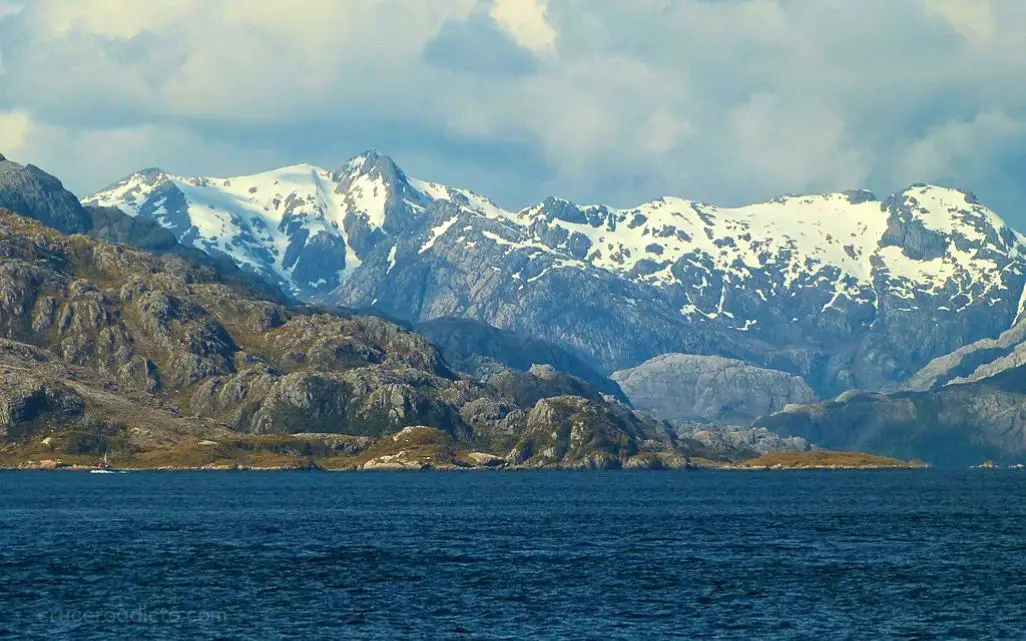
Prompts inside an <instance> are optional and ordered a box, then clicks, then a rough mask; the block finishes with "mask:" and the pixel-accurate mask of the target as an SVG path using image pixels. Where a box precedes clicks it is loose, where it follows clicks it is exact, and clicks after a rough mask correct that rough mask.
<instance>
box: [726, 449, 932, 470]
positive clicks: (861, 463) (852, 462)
mask: <svg viewBox="0 0 1026 641" xmlns="http://www.w3.org/2000/svg"><path fill="white" fill-rule="evenodd" d="M738 466H739V467H783V468H795V469H801V468H825V467H845V468H882V467H884V468H919V467H925V465H924V464H923V463H922V462H921V461H902V460H900V459H896V458H891V457H889V456H877V455H875V454H867V453H865V452H834V451H830V450H813V451H811V452H772V453H770V454H763V455H762V456H759V457H757V458H753V459H748V460H747V461H744V462H742V463H739V464H738Z"/></svg>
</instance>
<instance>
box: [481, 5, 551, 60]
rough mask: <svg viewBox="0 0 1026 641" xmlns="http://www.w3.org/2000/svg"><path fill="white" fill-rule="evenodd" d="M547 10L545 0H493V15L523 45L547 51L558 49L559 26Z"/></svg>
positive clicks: (541, 52) (493, 18)
mask: <svg viewBox="0 0 1026 641" xmlns="http://www.w3.org/2000/svg"><path fill="white" fill-rule="evenodd" d="M547 13H548V7H547V6H546V3H545V0H494V4H493V5H492V10H491V12H490V15H491V17H492V20H494V21H495V24H497V25H498V26H499V27H501V28H503V29H505V30H506V31H507V32H509V33H510V35H512V36H513V38H514V39H515V40H516V41H517V44H519V45H520V46H521V47H523V48H525V49H528V50H530V51H533V52H534V53H537V54H547V53H552V52H553V51H554V50H555V49H556V30H555V29H554V28H553V27H552V25H551V24H550V23H549V19H548V16H547V15H546V14H547Z"/></svg>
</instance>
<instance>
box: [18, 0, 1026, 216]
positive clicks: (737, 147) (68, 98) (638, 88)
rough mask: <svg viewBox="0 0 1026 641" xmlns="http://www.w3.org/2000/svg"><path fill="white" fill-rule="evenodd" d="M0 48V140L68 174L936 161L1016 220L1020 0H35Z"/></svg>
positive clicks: (581, 174)
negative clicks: (373, 151)
mask: <svg viewBox="0 0 1026 641" xmlns="http://www.w3.org/2000/svg"><path fill="white" fill-rule="evenodd" d="M2 2H3V0H0V3H2ZM0 55H2V56H3V58H2V67H0V69H2V70H3V72H4V73H3V75H2V76H0V114H4V115H3V116H0V151H2V152H3V153H5V154H7V155H8V156H10V157H12V158H15V159H19V160H26V161H31V162H35V163H36V164H39V165H40V166H43V167H44V168H47V169H49V170H51V171H53V172H54V173H56V174H58V175H60V176H61V177H62V178H64V179H65V182H66V183H67V184H69V185H70V186H72V187H73V188H74V189H75V190H76V191H78V192H80V193H87V192H89V191H92V190H95V189H97V188H99V187H101V186H103V185H105V184H107V183H110V182H112V181H114V180H116V179H117V178H119V177H120V176H121V175H122V174H124V173H127V172H129V171H131V170H134V169H137V168H140V167H144V166H152V165H164V166H166V168H167V169H170V170H173V171H176V172H179V173H184V174H201V173H209V174H215V175H216V174H221V175H233V174H238V173H241V172H247V171H256V170H259V169H263V168H267V167H269V166H273V165H277V164H286V163H293V162H300V161H307V162H314V163H317V164H321V165H334V164H336V163H338V162H340V161H341V160H343V159H344V158H346V157H348V156H350V155H352V154H354V153H357V152H359V151H361V150H363V149H365V148H369V147H373V148H377V149H379V150H381V151H383V152H385V153H390V154H392V155H393V156H395V157H396V159H397V161H398V162H399V163H400V164H401V165H403V166H404V168H405V169H407V171H408V172H409V173H410V174H411V175H414V176H420V177H424V178H429V179H432V180H438V181H444V182H447V183H450V184H455V185H460V186H466V187H470V188H472V189H475V190H477V191H480V192H483V193H486V194H488V195H490V196H493V197H495V198H496V199H498V200H499V201H500V202H501V203H502V204H504V205H506V206H509V207H520V206H524V205H527V204H530V203H532V202H534V201H537V200H540V199H541V198H544V197H545V196H547V195H550V194H556V195H561V196H565V197H569V198H572V199H574V200H579V201H585V202H608V203H610V204H614V205H622V206H627V205H633V204H637V203H639V202H642V201H643V200H646V199H650V198H655V197H659V196H663V195H681V196H685V197H690V198H696V199H701V200H706V201H710V202H717V203H722V204H739V203H742V202H746V201H751V200H756V199H762V198H768V197H772V196H774V195H778V194H780V193H784V192H798V191H827V190H835V189H848V188H855V187H869V188H871V189H873V190H874V191H876V192H878V193H881V194H882V193H886V192H889V191H891V190H895V189H900V188H902V187H904V186H905V185H907V184H908V183H911V182H918V181H923V180H936V181H943V182H946V183H950V184H954V185H957V186H961V187H965V188H968V189H972V190H973V191H975V192H977V194H978V195H979V196H980V197H981V199H983V200H984V202H987V203H990V204H992V205H994V206H995V207H996V208H997V209H998V210H999V211H1001V212H1002V213H1005V214H1006V215H1008V216H1010V217H1012V218H1015V217H1016V216H1018V217H1019V218H1018V220H1019V222H1020V224H1021V225H1022V226H1026V208H1022V207H1021V206H1020V204H1021V202H1022V199H1023V198H1026V191H1024V190H1026V186H1024V185H1023V183H1022V181H1021V180H1020V179H1019V178H1018V176H1020V175H1021V172H1022V170H1023V168H1024V166H1026V165H1024V163H1026V159H1024V158H1023V157H1022V156H1023V154H1022V153H1020V152H1017V148H1019V147H1022V145H1021V143H1022V142H1024V141H1026V137H1024V135H1023V133H1022V132H1023V127H1024V125H1026V114H1024V113H1023V112H1022V109H1021V105H1022V104H1026V85H1024V84H1023V83H1017V82H1010V81H1009V79H1010V78H1019V77H1022V75H1023V73H1024V72H1026V3H1022V2H1020V1H1019V0H979V1H977V0H973V1H969V0H903V1H901V2H894V1H893V0H862V1H860V2H858V3H853V2H850V0H817V1H816V2H806V1H804V0H716V1H710V0H674V1H672V2H671V1H669V0H634V1H632V2H623V1H622V0H561V1H560V2H551V3H546V2H543V1H541V0H519V1H513V0H498V1H493V0H419V1H418V2H404V1H402V0H382V1H381V2H364V1H362V0H292V1H290V2H284V1H270V0H202V1H201V0H174V1H172V0H153V2H147V3H139V2H132V1H130V0H33V1H32V2H29V3H26V4H24V8H23V9H21V10H20V11H19V12H17V13H12V14H10V15H8V16H7V17H6V18H5V19H2V20H0ZM1019 212H1022V213H1019Z"/></svg>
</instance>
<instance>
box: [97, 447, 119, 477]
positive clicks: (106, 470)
mask: <svg viewBox="0 0 1026 641" xmlns="http://www.w3.org/2000/svg"><path fill="white" fill-rule="evenodd" d="M89 473H90V474H124V473H125V472H124V471H123V470H115V469H114V468H113V467H111V465H110V459H109V458H108V457H107V453H106V452H104V453H103V462H102V463H100V464H99V465H98V466H97V467H96V469H95V470H89Z"/></svg>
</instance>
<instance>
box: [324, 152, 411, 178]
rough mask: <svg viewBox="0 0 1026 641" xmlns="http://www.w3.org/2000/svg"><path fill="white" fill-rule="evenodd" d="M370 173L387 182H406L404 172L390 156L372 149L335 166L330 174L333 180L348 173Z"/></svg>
mask: <svg viewBox="0 0 1026 641" xmlns="http://www.w3.org/2000/svg"><path fill="white" fill-rule="evenodd" d="M354 174H355V175H370V176H373V177H377V176H380V177H381V178H382V179H383V180H384V181H385V182H387V183H393V184H394V183H406V182H408V179H407V177H406V173H405V172H403V170H402V169H400V168H399V165H397V164H396V163H395V161H394V160H392V158H391V157H390V156H386V155H385V154H380V153H378V152H377V151H375V150H373V149H369V150H367V151H364V152H363V153H361V154H359V155H356V156H353V157H352V158H350V159H349V160H347V161H345V162H344V163H342V164H341V165H339V166H338V167H336V168H335V170H334V171H333V172H332V175H333V177H334V179H335V180H339V179H341V178H342V177H343V176H346V175H349V176H352V175H354Z"/></svg>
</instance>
